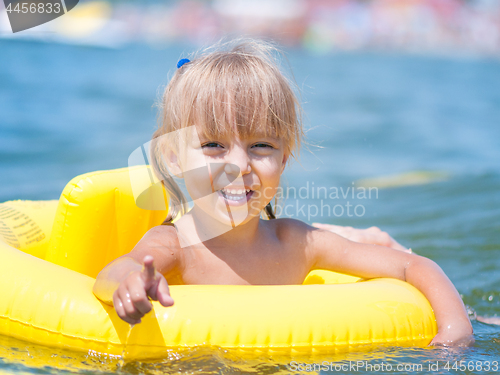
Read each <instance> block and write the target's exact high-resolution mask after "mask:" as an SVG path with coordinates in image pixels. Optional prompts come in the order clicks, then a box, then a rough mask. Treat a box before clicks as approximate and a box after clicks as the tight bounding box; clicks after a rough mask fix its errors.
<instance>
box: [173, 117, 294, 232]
mask: <svg viewBox="0 0 500 375" xmlns="http://www.w3.org/2000/svg"><path fill="white" fill-rule="evenodd" d="M193 128H195V127H193ZM196 133H197V134H199V136H193V134H191V136H190V137H189V139H188V140H187V141H186V143H185V150H184V151H185V152H183V151H182V150H180V154H182V156H181V159H182V162H181V160H179V161H180V164H181V165H182V170H183V177H184V180H185V184H186V188H187V190H188V192H189V195H190V196H191V198H192V199H193V200H194V203H195V209H201V210H202V211H203V213H204V214H208V215H209V216H210V217H212V218H214V219H216V220H218V221H219V222H221V223H223V224H226V225H230V226H232V227H235V226H236V225H241V224H244V223H246V222H248V221H249V220H250V219H252V218H254V217H256V216H259V215H260V212H261V211H262V209H263V208H264V207H265V206H266V205H267V204H268V203H269V202H270V201H271V199H272V198H273V197H274V195H275V194H276V192H277V189H278V186H279V182H280V177H281V173H282V172H283V170H284V168H285V164H286V161H287V158H288V155H287V153H286V152H285V147H284V144H283V141H282V140H281V139H277V138H274V137H270V136H265V135H264V134H252V135H251V136H248V137H244V138H241V137H240V136H238V135H232V136H231V135H228V136H225V137H222V138H207V137H206V136H203V135H201V134H202V132H196Z"/></svg>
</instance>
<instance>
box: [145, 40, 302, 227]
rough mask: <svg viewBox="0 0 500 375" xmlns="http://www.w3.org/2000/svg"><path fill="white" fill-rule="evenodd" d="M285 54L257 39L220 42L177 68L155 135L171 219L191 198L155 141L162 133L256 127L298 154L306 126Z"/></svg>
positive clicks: (244, 131) (227, 132)
mask: <svg viewBox="0 0 500 375" xmlns="http://www.w3.org/2000/svg"><path fill="white" fill-rule="evenodd" d="M279 55H282V53H281V52H280V51H279V50H278V49H277V48H275V47H274V46H272V45H271V44H269V43H267V42H263V41H256V40H241V39H239V40H235V41H232V42H228V43H219V44H217V45H215V46H213V47H211V48H209V49H207V50H204V51H202V52H201V53H197V54H195V56H193V57H192V58H191V61H190V62H188V63H185V64H184V65H182V66H181V67H180V68H179V69H177V70H176V72H175V73H174V75H173V77H172V79H171V80H170V82H169V84H168V85H167V87H166V88H165V91H164V93H163V97H162V99H161V102H160V103H159V105H158V107H159V109H160V111H159V113H158V120H159V126H158V130H156V132H155V133H154V134H153V142H152V149H151V152H152V158H151V159H152V164H153V168H154V170H155V173H156V174H157V176H158V178H159V179H160V180H162V181H163V184H164V186H165V188H166V190H167V192H168V193H169V196H170V201H171V204H170V206H171V207H170V208H171V210H170V211H169V212H170V214H169V216H170V218H175V217H176V216H177V214H179V213H180V214H181V215H182V214H184V213H185V212H186V211H187V209H188V207H187V201H186V198H185V197H184V195H183V193H182V191H181V189H180V188H179V186H178V185H177V183H176V182H175V181H174V180H173V178H172V177H171V176H170V174H169V172H168V170H167V168H166V167H165V164H164V163H163V161H162V152H161V151H162V150H161V149H162V147H172V148H173V149H175V148H176V147H177V144H175V143H172V144H170V145H163V144H162V145H160V142H157V140H158V139H159V137H161V136H162V135H164V134H167V133H170V132H173V131H176V130H180V129H182V128H185V127H188V126H191V125H194V124H197V125H200V126H201V129H200V130H201V131H202V132H203V133H204V134H203V135H205V136H206V137H214V136H215V137H220V136H235V135H237V134H238V135H240V136H242V137H245V136H246V135H248V134H253V133H255V132H259V133H262V134H264V135H271V136H274V137H278V138H280V139H282V140H283V141H284V145H285V152H286V154H288V155H289V156H291V157H296V156H297V154H298V152H299V150H300V145H301V142H302V139H303V137H304V131H303V128H302V119H301V112H302V111H301V106H300V103H299V101H298V100H297V97H296V95H295V93H294V90H293V89H292V86H293V85H292V84H291V81H290V80H289V79H287V78H286V77H285V76H284V75H283V74H282V72H281V71H280V69H279V67H278V62H277V56H279Z"/></svg>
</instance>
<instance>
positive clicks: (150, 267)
mask: <svg viewBox="0 0 500 375" xmlns="http://www.w3.org/2000/svg"><path fill="white" fill-rule="evenodd" d="M153 262H154V259H153V257H152V256H151V255H146V256H145V257H144V259H143V263H144V266H143V267H142V274H143V275H144V279H145V281H146V282H147V281H151V280H154V278H155V266H154V264H153Z"/></svg>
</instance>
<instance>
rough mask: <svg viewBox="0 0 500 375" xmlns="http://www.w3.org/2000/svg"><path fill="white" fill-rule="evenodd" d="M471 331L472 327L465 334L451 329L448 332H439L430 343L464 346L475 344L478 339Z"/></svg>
mask: <svg viewBox="0 0 500 375" xmlns="http://www.w3.org/2000/svg"><path fill="white" fill-rule="evenodd" d="M471 332H472V329H471V330H468V331H467V332H466V333H464V334H460V333H457V332H449V331H448V332H446V333H442V332H438V334H437V335H436V336H434V338H433V339H432V341H431V343H430V344H429V345H434V346H462V347H464V346H465V347H468V346H473V345H474V343H475V342H476V340H475V339H474V335H473V334H472V333H471Z"/></svg>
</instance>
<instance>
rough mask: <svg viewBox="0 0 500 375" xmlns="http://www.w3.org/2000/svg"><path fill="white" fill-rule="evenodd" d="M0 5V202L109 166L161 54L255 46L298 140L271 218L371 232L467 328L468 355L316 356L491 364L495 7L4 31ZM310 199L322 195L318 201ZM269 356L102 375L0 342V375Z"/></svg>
mask: <svg viewBox="0 0 500 375" xmlns="http://www.w3.org/2000/svg"><path fill="white" fill-rule="evenodd" d="M0 6H1V8H0V202H2V201H6V200H12V199H32V200H40V199H57V198H58V197H59V194H60V193H61V191H62V189H63V188H64V186H65V184H66V183H67V182H68V181H69V180H70V179H71V178H73V177H75V176H77V175H79V174H82V173H86V172H90V171H95V170H104V169H112V168H120V167H125V166H127V160H128V156H129V155H130V153H131V152H132V151H133V150H134V149H135V148H137V147H139V146H140V145H142V144H143V143H145V142H147V141H149V139H150V137H151V134H152V133H153V131H154V129H155V127H156V107H155V102H156V101H157V100H158V97H159V95H160V94H161V90H162V88H163V87H164V86H165V85H166V84H167V82H168V79H169V77H171V75H172V74H173V72H174V71H175V69H176V67H175V66H176V63H177V61H178V59H179V58H181V57H186V56H188V55H189V53H191V52H193V51H195V50H197V49H199V48H202V47H204V46H209V45H211V44H212V43H214V42H216V41H218V40H219V39H220V38H221V37H225V38H231V37H238V36H250V37H259V38H264V39H266V40H271V41H274V42H276V43H277V44H278V45H280V46H281V47H282V48H283V50H284V51H285V53H286V56H287V61H283V65H284V67H285V69H287V67H288V65H289V67H290V68H291V71H292V72H293V78H294V80H295V82H296V83H297V87H298V89H299V90H300V95H301V101H302V104H303V107H304V113H305V116H304V124H305V126H306V129H307V139H308V145H307V147H305V148H304V149H303V150H302V153H301V155H300V158H299V160H298V161H297V162H294V163H292V165H291V166H290V168H289V169H288V170H287V172H286V176H285V178H284V181H283V186H284V187H290V188H295V192H296V193H295V195H293V196H291V195H290V194H289V195H288V197H286V199H284V200H283V202H282V206H281V207H282V209H283V215H282V216H290V217H294V218H298V219H301V220H304V221H307V222H309V223H311V222H316V221H318V222H324V223H332V224H339V225H349V226H355V227H369V226H372V225H375V226H378V227H380V228H382V229H383V230H385V231H387V232H389V233H390V234H391V235H392V236H393V237H395V238H396V239H397V240H398V241H399V242H401V243H402V244H403V245H406V246H407V247H411V248H413V250H414V251H416V252H417V253H419V254H422V255H425V256H427V257H430V258H431V259H433V260H435V261H436V262H437V263H438V264H439V265H440V266H441V267H442V268H443V269H444V271H445V272H446V273H447V274H448V275H449V277H450V278H451V280H452V281H453V283H454V284H455V285H456V287H457V289H458V290H459V292H460V294H461V295H462V297H463V299H464V302H465V303H466V305H467V306H468V308H469V311H470V316H471V319H472V320H473V325H474V330H475V333H476V340H477V343H476V346H475V347H474V348H466V349H459V350H446V349H438V348H434V349H430V348H424V349H422V348H420V349H415V348H406V349H405V348H389V349H388V348H379V349H373V350H370V351H363V352H361V353H340V354H339V353H337V354H332V355H331V356H329V357H328V358H324V360H328V361H337V362H339V363H348V361H349V360H366V361H369V362H370V363H372V364H376V363H380V362H390V363H393V364H397V363H410V362H411V363H423V364H425V365H426V366H427V365H428V364H429V363H435V362H436V361H438V360H439V361H446V360H449V361H455V360H463V361H468V362H469V361H472V362H474V363H478V362H481V363H484V362H485V361H490V362H491V361H494V360H498V359H499V358H500V355H499V354H500V350H499V343H500V329H499V327H498V326H495V325H489V324H484V323H481V322H479V321H477V320H476V314H479V315H481V316H487V317H494V316H498V315H500V272H499V270H500V235H499V234H500V162H499V161H500V1H496V0H468V1H465V0H406V1H405V0H403V1H396V0H372V1H369V0H365V1H354V0H337V1H320V0H311V1H306V0H277V1H263V0H254V1H250V0H235V1H230V0H215V1H201V0H200V1H162V2H160V1H141V2H139V1H110V2H103V1H101V2H97V1H80V3H79V4H78V5H77V6H76V7H75V8H74V9H73V10H71V11H70V12H68V13H67V14H66V15H64V16H62V17H60V18H58V19H56V20H54V21H51V22H49V23H46V24H43V25H40V26H38V27H35V28H33V29H29V30H26V31H22V32H19V33H15V34H13V33H12V31H11V29H10V25H9V22H8V18H7V14H6V12H5V9H4V8H3V4H2V5H0ZM322 187H324V188H326V189H327V190H328V191H329V193H330V192H332V191H337V192H338V196H337V197H335V196H331V195H330V194H329V195H328V196H326V197H325V196H324V195H319V196H318V194H317V193H318V191H319V190H318V188H322ZM370 187H372V188H376V189H375V190H372V191H375V192H376V194H375V193H373V192H372V195H371V196H368V193H366V195H364V196H363V195H361V194H358V193H359V192H360V191H362V189H363V188H370ZM301 188H304V189H303V190H302V195H300V189H301ZM292 191H293V190H292ZM353 192H354V193H355V194H354V195H352V193H353ZM313 193H315V194H314V195H313ZM292 194H293V193H292ZM326 206H328V209H327V208H326ZM287 207H288V210H285V209H286V208H287ZM322 207H323V211H322V212H321V208H322ZM356 207H357V211H355V209H356ZM349 210H350V211H349ZM37 356H40V357H43V358H52V359H51V360H50V363H42V362H41V361H40V360H37ZM301 360H302V361H304V362H308V361H309V362H313V360H312V359H310V358H309V359H308V358H302V359H301ZM287 361H289V359H283V358H273V357H269V356H261V357H256V359H255V360H252V361H249V360H248V359H246V358H245V359H242V358H239V357H238V355H237V354H235V353H231V352H227V351H224V350H220V349H217V348H212V349H211V348H200V349H196V350H193V351H186V352H182V353H169V354H168V358H167V359H165V360H161V361H157V362H155V363H138V362H135V363H127V364H126V365H125V366H124V367H119V364H118V360H117V359H113V358H103V357H96V356H92V355H90V354H89V355H82V354H77V353H69V352H62V351H53V350H51V349H47V348H43V347H38V346H34V345H31V344H27V343H23V342H22V341H18V340H13V339H9V338H4V337H0V373H13V374H21V373H33V374H34V373H69V372H82V371H90V372H102V373H125V374H129V373H130V374H135V373H165V372H167V373H173V372H181V373H194V372H197V373H198V372H202V373H247V374H250V373H256V374H264V373H265V374H271V373H288V370H287V368H286V363H287ZM117 366H118V367H117ZM474 371H475V370H474ZM474 371H469V372H467V373H475V372H474ZM477 372H479V371H477ZM358 373H359V372H358ZM361 373H362V372H361ZM366 373H368V372H366ZM392 373H398V372H396V371H393V372H392ZM401 373H403V372H401ZM433 373H434V374H440V373H443V374H445V373H448V372H447V371H445V370H444V369H441V370H440V371H437V372H433ZM452 373H459V372H452Z"/></svg>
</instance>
